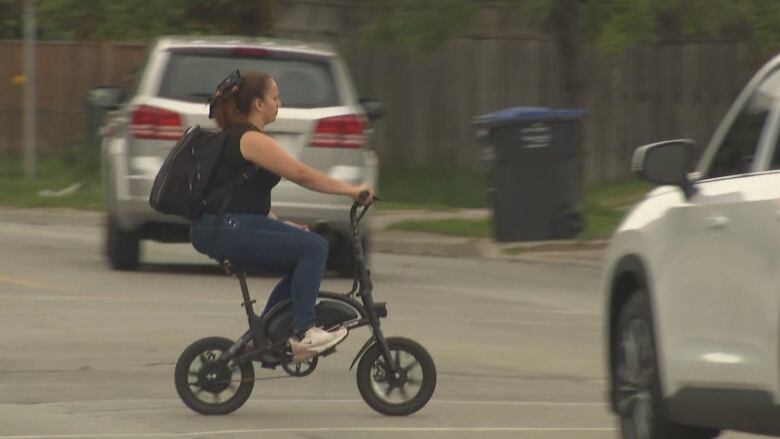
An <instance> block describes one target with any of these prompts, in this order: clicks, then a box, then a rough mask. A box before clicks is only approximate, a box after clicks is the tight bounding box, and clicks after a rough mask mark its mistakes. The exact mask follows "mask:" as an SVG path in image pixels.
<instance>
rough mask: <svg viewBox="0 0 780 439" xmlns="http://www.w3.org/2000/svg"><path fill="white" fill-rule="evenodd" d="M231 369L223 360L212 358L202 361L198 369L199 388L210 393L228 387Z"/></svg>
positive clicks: (218, 391) (219, 391) (231, 373)
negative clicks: (212, 359)
mask: <svg viewBox="0 0 780 439" xmlns="http://www.w3.org/2000/svg"><path fill="white" fill-rule="evenodd" d="M232 375H233V371H232V370H231V369H230V367H229V366H228V364H227V363H225V362H224V361H219V360H214V361H208V362H206V363H204V364H203V365H202V366H201V368H200V370H199V371H198V384H199V385H200V388H201V389H203V390H205V391H207V392H210V393H215V394H217V393H221V392H222V391H224V390H225V389H227V388H228V387H230V377H231V376H232Z"/></svg>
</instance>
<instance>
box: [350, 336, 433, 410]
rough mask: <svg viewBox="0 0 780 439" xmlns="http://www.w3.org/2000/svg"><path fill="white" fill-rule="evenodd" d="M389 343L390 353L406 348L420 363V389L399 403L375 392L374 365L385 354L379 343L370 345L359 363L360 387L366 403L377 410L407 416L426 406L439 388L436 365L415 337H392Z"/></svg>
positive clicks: (358, 379)
mask: <svg viewBox="0 0 780 439" xmlns="http://www.w3.org/2000/svg"><path fill="white" fill-rule="evenodd" d="M387 345H388V347H389V348H390V352H391V353H392V352H393V351H397V350H403V351H404V352H406V353H408V354H411V355H412V356H413V357H414V358H415V360H416V361H417V362H418V363H419V364H420V367H421V369H422V373H423V378H422V385H421V386H420V391H419V392H418V393H417V395H415V396H414V397H413V398H412V399H410V400H409V401H406V402H404V403H400V404H393V403H388V402H386V401H383V400H382V399H381V398H379V397H378V396H377V394H376V393H375V392H374V387H373V386H372V385H371V382H372V378H371V368H372V366H373V365H374V363H375V362H376V361H377V360H378V359H379V358H380V357H381V356H382V352H381V349H380V348H379V344H378V343H375V344H374V345H373V346H371V347H370V348H369V349H368V350H367V351H366V353H365V354H363V357H362V358H361V359H360V363H358V368H357V385H358V390H359V391H360V396H362V397H363V400H364V401H365V402H366V404H368V406H369V407H371V408H372V409H374V410H376V411H377V412H379V413H381V414H383V415H387V416H407V415H410V414H412V413H414V412H416V411H418V410H420V409H421V408H423V407H424V406H425V405H426V404H427V403H428V401H429V400H430V399H431V396H433V391H434V390H435V389H436V365H435V364H434V362H433V358H432V357H431V354H429V353H428V351H427V350H425V348H424V347H422V346H421V345H420V344H419V343H417V342H416V341H414V340H410V339H408V338H404V337H389V338H387Z"/></svg>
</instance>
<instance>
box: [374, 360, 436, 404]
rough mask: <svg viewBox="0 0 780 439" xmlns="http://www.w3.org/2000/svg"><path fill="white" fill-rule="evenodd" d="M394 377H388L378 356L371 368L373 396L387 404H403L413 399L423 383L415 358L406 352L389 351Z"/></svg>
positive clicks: (418, 363) (383, 362)
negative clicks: (394, 372) (394, 369)
mask: <svg viewBox="0 0 780 439" xmlns="http://www.w3.org/2000/svg"><path fill="white" fill-rule="evenodd" d="M390 356H391V357H392V358H393V362H394V363H395V367H396V370H397V371H398V372H397V374H396V376H395V377H393V376H389V373H390V372H389V371H388V370H387V365H386V364H385V360H384V358H383V357H382V356H381V355H380V356H379V357H378V358H377V359H376V361H375V362H374V365H373V366H371V373H370V376H371V388H372V389H373V391H374V394H375V395H376V396H377V397H379V399H381V400H382V401H384V402H386V403H388V404H403V403H405V402H408V401H411V400H412V399H414V398H415V397H416V396H417V394H418V393H420V390H421V389H422V383H423V371H422V366H420V362H419V361H417V357H415V356H414V355H412V354H410V353H409V352H406V351H401V350H394V351H390Z"/></svg>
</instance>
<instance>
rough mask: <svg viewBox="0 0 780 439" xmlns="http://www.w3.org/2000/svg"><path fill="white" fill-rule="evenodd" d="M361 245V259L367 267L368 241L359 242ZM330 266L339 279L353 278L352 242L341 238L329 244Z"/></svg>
mask: <svg viewBox="0 0 780 439" xmlns="http://www.w3.org/2000/svg"><path fill="white" fill-rule="evenodd" d="M361 242H362V244H363V257H364V260H365V262H366V265H368V239H367V238H365V237H364V238H363V239H362V240H361ZM331 245H332V246H333V248H331V252H330V258H331V261H330V266H331V267H332V268H333V270H335V271H336V274H337V275H338V276H339V277H344V278H351V277H354V276H355V255H353V254H352V240H351V239H350V238H349V237H347V236H342V237H340V238H339V239H337V240H335V242H334V243H333V244H331Z"/></svg>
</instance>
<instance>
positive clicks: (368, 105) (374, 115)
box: [360, 99, 385, 122]
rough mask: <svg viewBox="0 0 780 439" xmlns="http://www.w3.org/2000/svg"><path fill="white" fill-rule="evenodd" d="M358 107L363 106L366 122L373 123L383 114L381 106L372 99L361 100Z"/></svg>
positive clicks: (383, 110)
mask: <svg viewBox="0 0 780 439" xmlns="http://www.w3.org/2000/svg"><path fill="white" fill-rule="evenodd" d="M360 105H362V106H363V110H364V111H365V112H366V116H368V120H369V121H371V122H373V121H375V120H377V119H379V118H381V117H382V116H384V114H385V109H384V107H383V106H382V103H381V102H379V101H376V100H373V99H361V100H360Z"/></svg>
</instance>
